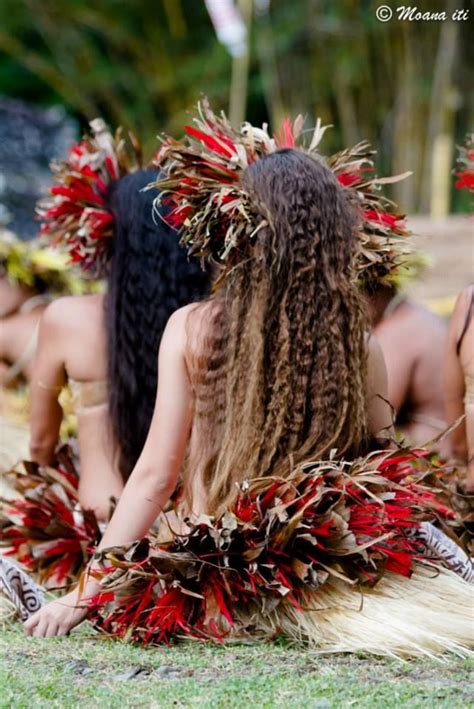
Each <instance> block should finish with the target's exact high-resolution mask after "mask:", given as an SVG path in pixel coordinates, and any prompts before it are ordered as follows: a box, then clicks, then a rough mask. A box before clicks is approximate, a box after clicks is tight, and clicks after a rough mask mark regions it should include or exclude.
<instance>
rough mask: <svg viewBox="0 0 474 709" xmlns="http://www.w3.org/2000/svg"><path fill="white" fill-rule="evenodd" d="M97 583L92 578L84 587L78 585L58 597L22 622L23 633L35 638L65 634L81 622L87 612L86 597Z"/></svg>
mask: <svg viewBox="0 0 474 709" xmlns="http://www.w3.org/2000/svg"><path fill="white" fill-rule="evenodd" d="M99 588H100V587H99V584H98V583H97V582H95V581H93V580H92V579H91V580H89V581H88V582H87V584H86V585H85V588H82V589H80V586H78V587H77V588H75V589H74V590H73V591H71V592H70V593H68V594H66V595H65V596H63V597H62V598H58V599H57V600H55V601H52V602H51V603H48V604H47V605H46V606H43V608H41V609H40V610H39V611H37V612H36V613H34V614H33V615H32V616H31V617H30V618H28V620H26V621H25V622H24V624H23V625H24V628H25V633H26V634H27V635H32V636H34V637H36V638H53V637H57V636H59V635H67V634H68V633H69V631H70V630H72V629H73V628H75V627H76V625H79V623H82V621H83V620H85V618H86V616H87V614H88V612H89V604H88V599H89V598H90V597H91V596H93V595H94V594H95V593H97V592H98V590H99Z"/></svg>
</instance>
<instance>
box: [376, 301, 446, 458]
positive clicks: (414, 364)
mask: <svg viewBox="0 0 474 709" xmlns="http://www.w3.org/2000/svg"><path fill="white" fill-rule="evenodd" d="M374 333H375V335H376V337H377V340H378V341H379V343H380V346H381V348H382V350H383V353H384V357H385V361H386V365H387V372H388V398H389V401H390V403H391V404H392V406H393V407H394V409H395V411H397V412H398V429H399V430H400V431H401V432H402V434H403V435H404V436H405V437H406V438H407V440H408V441H409V442H410V443H412V444H414V445H423V444H425V443H427V442H428V441H430V440H431V439H433V438H434V437H435V436H437V435H438V434H439V433H440V432H441V431H442V429H443V427H444V426H445V422H446V411H445V404H444V393H443V384H442V377H441V371H442V368H443V357H444V349H445V343H446V336H447V328H446V326H445V324H444V322H443V321H442V320H441V318H438V317H437V316H436V315H434V314H433V313H431V312H430V311H428V310H427V309H426V308H423V307H421V306H418V305H416V304H414V303H411V302H409V301H403V302H402V303H400V304H399V305H398V307H397V308H396V309H395V311H394V312H393V313H391V314H389V315H388V316H386V317H384V318H383V319H382V320H380V322H379V323H377V325H376V326H375V328H374ZM446 447H447V443H446V442H441V445H440V450H441V452H446Z"/></svg>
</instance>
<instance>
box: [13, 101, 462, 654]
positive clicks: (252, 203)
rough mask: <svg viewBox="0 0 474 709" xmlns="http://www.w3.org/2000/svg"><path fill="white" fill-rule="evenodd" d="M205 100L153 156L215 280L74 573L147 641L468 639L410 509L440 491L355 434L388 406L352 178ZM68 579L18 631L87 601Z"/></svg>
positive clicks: (164, 374)
mask: <svg viewBox="0 0 474 709" xmlns="http://www.w3.org/2000/svg"><path fill="white" fill-rule="evenodd" d="M205 119H206V120H205V121H204V122H203V123H202V124H201V131H197V130H196V129H195V128H192V127H190V128H188V129H187V132H188V134H189V135H190V136H191V139H190V140H189V142H188V143H186V144H185V145H183V144H181V143H176V142H175V141H172V140H169V141H165V143H164V146H163V148H162V151H161V152H160V154H159V156H158V161H159V163H160V165H161V166H162V167H164V168H165V170H166V171H167V178H166V179H165V180H163V181H162V182H161V188H162V189H163V190H164V195H165V199H167V200H168V201H169V202H170V203H171V205H172V207H173V211H172V219H173V222H174V223H175V224H178V225H181V227H182V229H183V230H184V231H185V234H186V236H185V238H186V240H187V241H188V244H189V245H190V247H191V251H192V252H198V253H200V254H201V255H203V254H204V255H205V254H207V255H210V256H212V257H214V258H217V259H218V260H219V261H220V262H221V264H222V272H221V278H220V289H219V290H217V292H216V293H215V295H214V296H212V297H211V298H210V299H208V301H207V302H205V303H203V304H200V305H197V306H196V305H194V306H188V307H186V308H183V309H181V310H179V311H177V312H176V313H175V314H174V315H173V316H172V317H171V318H170V320H169V323H168V325H167V327H166V331H165V333H164V335H163V339H162V343H161V348H160V353H159V365H158V366H159V386H158V394H157V400H156V406H155V413H154V417H153V420H152V424H151V428H150V433H149V436H148V438H147V442H146V444H145V447H144V449H143V452H142V454H141V456H140V458H139V460H138V462H137V464H136V466H135V469H134V470H133V472H132V474H131V476H130V479H129V481H128V483H127V485H126V487H125V489H124V492H123V494H122V496H121V498H120V501H119V504H118V506H117V509H116V511H115V514H114V516H113V517H112V520H111V522H110V524H109V527H108V529H107V530H106V533H105V535H104V538H103V540H102V542H101V544H100V549H101V550H102V552H99V557H102V558H103V559H104V558H105V568H106V572H107V573H105V577H104V579H103V581H102V584H101V583H100V582H99V581H98V579H97V573H98V570H99V569H100V566H101V564H100V562H99V560H98V558H97V557H96V559H95V560H94V561H93V563H92V566H91V573H90V574H89V575H88V577H87V578H86V579H85V581H84V584H82V586H81V592H82V593H83V594H84V595H85V597H86V598H88V597H90V596H91V595H95V598H94V600H93V602H92V607H93V612H94V613H95V615H96V618H97V621H98V623H99V624H100V625H102V627H104V628H105V629H106V630H108V631H109V632H112V633H114V634H118V635H122V634H125V632H127V633H128V637H133V638H135V639H138V638H140V639H141V640H143V641H145V642H160V641H162V640H166V639H168V638H170V637H173V636H175V635H180V634H181V635H182V634H190V635H192V636H194V637H201V638H202V637H205V638H220V639H222V638H224V639H225V638H235V637H242V635H252V636H259V637H267V638H271V637H274V636H275V635H276V634H278V633H282V634H285V635H288V636H291V637H297V638H299V639H303V640H308V641H311V642H315V643H317V644H318V645H319V646H320V647H322V648H324V649H331V650H334V649H340V650H343V649H346V650H367V651H372V652H382V653H383V652H388V653H392V654H393V653H404V652H412V653H415V654H416V652H426V651H428V652H430V651H431V652H433V651H440V650H443V649H446V648H450V649H456V650H459V651H460V652H462V651H463V648H464V647H465V645H467V644H469V632H468V631H467V630H466V626H467V611H465V610H464V608H465V607H466V608H467V599H468V598H470V596H469V591H468V589H469V586H468V584H467V583H466V582H465V581H463V580H462V579H460V578H458V577H457V576H455V575H454V574H452V573H450V572H445V571H443V570H442V569H439V570H438V576H437V577H436V578H433V569H432V568H431V569H430V567H429V565H428V566H425V565H424V563H422V562H423V561H424V558H425V554H424V552H423V547H422V543H421V541H420V536H419V535H418V532H419V531H420V530H422V529H423V527H422V523H420V522H419V521H418V519H419V516H420V515H422V514H426V513H429V511H430V509H431V508H432V507H433V506H434V505H435V503H434V500H433V497H432V496H431V495H430V494H429V493H428V492H427V491H426V490H425V489H424V488H423V487H422V486H420V485H417V484H416V483H414V482H413V479H412V478H411V477H410V475H409V473H411V472H412V465H411V464H410V461H411V460H412V459H414V458H417V454H416V453H415V454H410V453H407V452H406V451H404V452H403V454H400V455H398V454H397V453H395V452H391V451H385V453H380V452H377V453H370V447H371V439H373V438H376V439H377V438H384V439H385V438H386V435H387V429H390V425H391V414H390V407H389V406H388V404H387V402H386V374H385V368H384V363H383V358H382V356H381V354H380V350H379V348H378V346H377V344H376V343H375V342H374V341H373V340H372V339H371V338H369V337H368V335H367V324H366V319H365V313H364V307H363V300H362V295H361V292H360V290H359V287H358V285H357V283H356V269H357V265H356V259H357V258H358V255H359V247H358V238H357V234H356V224H357V219H356V212H355V211H354V208H353V205H352V204H351V201H350V200H349V191H348V190H346V189H345V188H344V187H342V186H341V180H338V179H337V178H336V177H335V175H334V174H333V170H331V169H329V168H328V166H327V165H325V164H323V161H322V160H321V159H320V158H319V159H318V158H317V157H315V156H314V155H311V154H307V152H305V151H302V150H299V149H297V148H296V147H295V141H294V135H293V132H292V131H291V130H290V129H289V126H288V125H287V126H286V127H285V132H284V135H283V137H279V138H278V139H276V140H274V139H270V138H269V136H268V134H267V133H266V132H264V131H257V130H256V129H253V130H250V128H249V127H247V129H246V132H244V134H243V137H240V139H239V140H240V142H239V141H238V140H237V139H236V138H235V134H234V133H233V132H232V130H231V128H230V127H229V126H228V124H227V122H226V121H225V120H224V119H220V120H218V119H216V118H215V117H214V116H213V114H212V113H210V111H206V114H205ZM242 163H243V164H242ZM333 169H334V167H333ZM216 174H217V175H218V177H217V178H216ZM217 182H219V184H220V189H217V187H216V185H217ZM167 190H168V194H167ZM361 455H365V456H367V457H365V458H355V460H353V462H350V458H351V457H352V456H361ZM346 461H347V462H346ZM180 471H182V476H183V480H184V482H185V494H184V497H183V498H182V500H181V501H180V503H179V505H178V509H177V512H178V519H181V523H180V526H179V527H178V520H176V519H175V520H174V521H173V522H171V521H170V519H169V518H168V519H167V518H166V517H165V516H162V518H161V525H162V526H161V530H160V532H161V533H160V536H159V538H153V537H152V538H151V540H148V541H147V540H144V541H142V542H141V543H139V544H135V545H133V546H132V547H128V548H127V550H126V551H125V550H121V549H120V548H119V547H120V545H127V544H129V543H130V542H132V541H133V540H136V539H141V538H143V537H144V535H146V534H147V533H148V531H149V529H150V528H151V526H152V525H153V523H154V522H155V520H156V518H157V517H158V515H159V514H160V512H161V511H162V510H163V509H164V507H165V505H166V503H167V502H168V500H169V498H170V495H171V493H172V492H173V490H174V488H175V486H176V483H177V479H178V475H179V473H180ZM166 533H167V534H168V541H166V540H165V537H166ZM108 548H110V552H108V551H107V549H108ZM426 564H429V562H426ZM109 572H112V573H109ZM99 573H100V572H99ZM412 573H413V578H412V579H411V580H408V579H407V578H406V577H407V576H410V574H412ZM427 574H428V575H429V579H428V576H427ZM362 590H363V594H364V595H363V598H364V600H363V603H362V604H361V593H362ZM99 591H100V593H99V594H98V595H96V594H97V593H98V592H99ZM81 592H80V591H74V592H72V593H71V594H68V596H66V597H65V598H63V599H61V600H59V601H55V602H54V603H52V604H49V605H48V606H46V607H45V608H43V609H42V610H40V611H39V612H38V613H35V614H34V615H33V616H31V617H30V618H29V620H28V621H27V622H26V624H25V628H26V632H27V633H29V634H31V635H35V636H46V637H49V636H53V635H60V634H64V633H66V632H68V631H69V630H70V629H71V628H72V627H73V626H74V625H76V624H77V623H78V622H80V621H81V620H82V619H83V618H84V617H85V616H86V615H87V613H88V611H89V610H91V604H90V602H89V601H81V596H80V593H81ZM464 604H466V605H465V606H464ZM381 624H383V625H384V627H383V628H381ZM381 631H382V632H381Z"/></svg>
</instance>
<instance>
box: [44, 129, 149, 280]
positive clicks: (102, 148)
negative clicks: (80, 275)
mask: <svg viewBox="0 0 474 709" xmlns="http://www.w3.org/2000/svg"><path fill="white" fill-rule="evenodd" d="M90 127H91V134H90V135H86V136H85V137H84V139H83V140H82V141H81V142H80V143H77V145H74V146H73V147H72V148H70V150H69V155H68V157H67V159H66V160H62V161H59V162H54V163H53V164H52V166H51V169H52V171H53V174H54V178H55V181H56V182H57V183H58V184H56V185H53V187H51V189H50V194H49V195H48V197H46V198H45V199H43V200H41V201H40V202H39V204H38V207H37V213H38V215H39V218H40V220H41V221H42V226H41V233H42V234H45V235H47V236H48V237H49V238H50V239H51V241H52V243H53V244H60V245H62V246H64V247H65V248H66V250H67V251H68V252H69V254H70V257H71V259H72V261H73V263H79V264H80V266H81V267H82V268H83V269H84V270H85V271H88V272H89V273H91V274H92V275H99V274H100V273H101V272H103V270H104V267H105V265H106V263H107V260H108V249H107V244H108V239H109V238H110V237H111V236H112V234H113V220H114V218H113V215H112V213H111V212H110V210H109V209H108V206H107V202H106V190H107V187H108V186H109V185H110V184H111V183H112V182H114V181H115V180H119V179H120V178H121V177H124V176H125V175H127V174H129V173H131V172H134V171H135V170H137V169H139V168H140V167H141V165H142V158H141V150H140V146H139V144H138V142H137V140H136V139H135V137H134V136H133V135H132V134H131V133H129V135H128V140H127V138H125V136H124V135H123V132H122V130H121V129H120V128H119V129H118V130H117V131H116V133H115V135H112V134H111V132H110V130H109V129H108V127H107V125H106V124H105V123H104V121H103V120H102V119H100V118H96V119H95V120H93V121H91V123H90Z"/></svg>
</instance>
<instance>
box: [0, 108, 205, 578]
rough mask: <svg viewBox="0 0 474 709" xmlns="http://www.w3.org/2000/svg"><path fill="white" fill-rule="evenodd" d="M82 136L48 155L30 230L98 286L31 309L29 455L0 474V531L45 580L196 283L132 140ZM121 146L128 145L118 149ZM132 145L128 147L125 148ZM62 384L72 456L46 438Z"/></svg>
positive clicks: (65, 549)
mask: <svg viewBox="0 0 474 709" xmlns="http://www.w3.org/2000/svg"><path fill="white" fill-rule="evenodd" d="M91 127H92V131H93V133H92V135H90V136H86V138H84V140H83V141H82V142H81V143H79V144H78V145H76V146H73V147H72V148H71V150H70V152H69V155H68V157H67V159H66V160H65V161H63V162H62V163H58V164H56V165H53V172H54V173H55V175H56V183H57V184H55V185H54V186H53V187H52V188H51V190H50V195H49V196H48V197H47V198H46V199H45V200H43V202H41V203H40V205H39V208H38V213H39V215H40V218H41V219H42V222H43V224H42V232H43V234H44V235H46V236H47V237H49V238H50V239H51V240H52V241H53V243H56V244H59V245H61V246H62V247H63V248H65V249H66V251H68V252H69V254H70V256H71V259H72V261H73V262H75V263H78V264H79V265H80V266H81V267H82V269H83V270H84V271H87V272H88V273H90V274H92V275H94V276H101V277H104V279H105V281H106V286H107V287H106V292H105V294H104V295H102V294H93V295H83V296H77V297H74V296H73V297H64V298H59V299H57V300H56V301H54V302H53V303H51V304H50V305H49V306H48V307H47V308H46V310H45V312H44V314H43V317H42V319H41V322H40V328H39V339H38V348H37V352H36V356H35V360H34V365H33V372H32V377H31V425H30V433H31V438H30V454H31V460H32V461H33V464H31V463H25V462H23V463H19V464H18V465H17V466H15V468H13V469H12V470H11V471H9V472H8V473H6V475H5V478H6V482H7V484H9V485H10V487H13V488H14V489H15V490H16V493H17V494H18V495H19V498H18V499H15V500H12V501H11V502H9V504H8V506H2V505H0V542H1V544H2V545H3V546H8V547H9V550H10V553H11V554H12V555H13V556H14V557H16V558H17V559H18V560H19V561H21V562H22V563H23V564H24V565H25V566H26V568H27V569H28V570H29V571H31V572H33V573H34V574H35V575H36V578H38V579H39V580H40V582H42V583H44V584H46V585H49V586H51V585H53V586H58V585H61V584H63V583H67V582H69V581H71V580H73V579H74V578H75V577H76V575H77V574H78V573H79V572H80V570H81V568H82V565H83V563H84V561H85V560H86V559H87V558H88V553H89V548H90V546H91V545H93V544H94V543H96V541H97V539H98V537H99V529H98V527H97V523H96V520H95V519H94V515H91V514H90V512H93V513H95V518H97V520H99V521H100V520H106V519H107V518H108V517H109V515H110V512H111V501H112V498H115V499H117V498H118V497H119V496H120V494H121V491H122V489H123V487H124V484H125V482H126V480H127V478H128V476H129V474H130V472H131V471H132V469H133V468H134V466H135V463H136V461H137V459H138V457H139V454H140V452H141V450H142V448H143V445H144V443H145V440H146V436H147V433H148V429H149V426H150V423H151V419H152V414H153V408H154V402H155V397H156V390H157V358H156V355H157V352H158V349H159V346H160V342H161V338H162V334H163V331H164V329H165V326H166V324H167V321H168V319H169V317H170V315H171V314H172V313H173V312H174V311H175V310H176V309H178V308H180V307H182V306H184V305H186V304H189V303H191V302H194V301H197V300H199V299H201V297H202V296H204V295H205V294H206V292H207V290H208V281H209V279H208V277H207V275H206V274H204V273H203V272H202V270H201V268H200V266H199V264H198V263H197V262H195V261H193V260H189V259H188V257H187V254H186V251H185V250H184V249H183V248H182V247H181V246H180V244H179V239H178V236H177V233H176V232H175V231H174V230H173V229H172V228H171V227H170V226H169V225H168V224H167V223H166V221H165V219H164V217H165V216H166V207H160V210H159V211H155V212H154V211H153V201H154V199H155V198H156V197H157V195H158V194H159V193H158V190H157V189H149V190H147V189H145V188H146V187H147V185H149V183H150V182H152V181H154V180H156V177H157V171H156V170H145V169H142V167H141V160H140V154H139V151H138V149H137V146H136V143H134V142H133V140H132V141H130V142H125V141H124V140H123V138H122V136H121V134H120V133H119V134H117V135H115V136H114V137H113V136H112V135H111V134H110V132H109V131H108V129H107V127H106V126H105V124H104V123H103V122H102V121H100V120H97V121H93V122H92V124H91ZM126 150H127V151H128V152H126ZM130 154H132V156H133V158H134V160H133V159H132V160H131V159H130ZM65 384H69V385H70V387H71V389H72V393H73V402H74V410H75V413H76V415H77V421H78V442H79V465H78V466H77V465H76V461H75V460H73V459H72V457H71V455H70V451H69V450H67V449H64V447H63V448H59V447H58V442H59V431H60V426H61V422H62V419H63V410H62V407H61V404H60V402H59V395H60V393H61V390H62V388H63V387H64V385H65Z"/></svg>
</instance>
